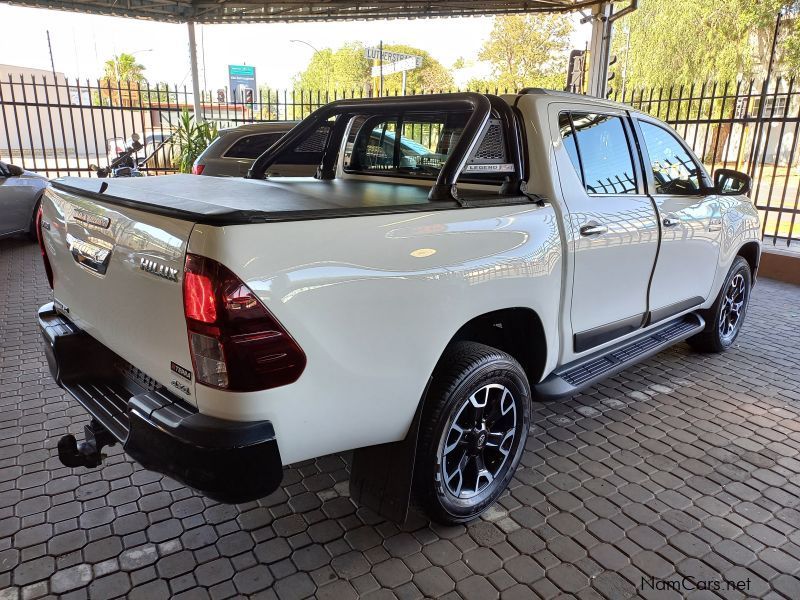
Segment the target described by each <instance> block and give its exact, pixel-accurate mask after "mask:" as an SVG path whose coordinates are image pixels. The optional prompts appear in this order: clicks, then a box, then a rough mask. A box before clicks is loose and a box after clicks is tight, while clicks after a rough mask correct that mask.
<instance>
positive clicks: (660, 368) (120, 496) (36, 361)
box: [0, 240, 800, 600]
mask: <svg viewBox="0 0 800 600" xmlns="http://www.w3.org/2000/svg"><path fill="white" fill-rule="evenodd" d="M49 299H50V294H49V289H48V287H47V282H46V279H45V276H44V272H43V269H42V267H41V264H40V258H39V256H38V249H37V247H36V246H35V244H30V243H27V242H24V241H22V240H5V241H0V590H2V591H0V600H8V599H16V598H25V599H29V598H30V599H32V598H39V597H45V596H47V595H48V594H49V595H61V596H62V597H64V598H86V597H89V598H97V599H103V598H112V597H119V596H126V597H129V598H148V599H153V598H162V597H168V596H172V597H175V598H214V599H217V598H230V597H237V596H239V597H242V596H249V597H259V598H275V597H278V598H304V597H308V596H316V597H318V598H333V599H335V600H347V599H348V598H355V597H357V596H360V597H363V598H395V597H396V598H401V599H405V598H409V599H410V598H421V597H433V598H459V597H460V598H465V599H471V598H476V599H481V600H486V599H490V598H497V597H499V596H502V597H503V598H509V599H514V598H535V597H542V598H551V597H556V596H560V595H565V596H576V597H579V598H583V599H590V598H609V599H617V598H627V597H633V596H637V595H638V596H641V597H645V598H658V599H662V598H663V599H667V598H677V597H681V595H683V593H681V594H679V593H677V592H674V591H670V590H669V589H666V590H660V591H655V590H650V589H649V588H647V587H646V586H645V587H644V588H642V580H643V579H645V580H648V581H657V580H665V581H667V582H670V581H677V582H680V581H681V579H682V578H683V577H684V576H691V577H692V578H694V581H697V582H701V581H706V580H708V581H712V582H713V581H722V580H723V579H724V580H731V581H742V582H746V581H749V589H747V590H745V591H743V592H738V591H729V590H727V589H723V590H722V591H714V590H706V591H695V592H693V593H692V592H687V593H685V595H686V596H689V597H703V598H705V597H724V598H744V597H747V596H750V597H764V598H781V597H782V598H787V599H791V600H796V599H797V598H800V579H799V578H798V576H799V575H800V531H798V525H800V507H798V504H799V503H800V456H798V454H799V453H800V418H798V416H800V390H799V389H798V385H797V384H798V382H799V381H800V349H798V346H800V327H799V325H800V288H797V287H792V286H789V285H786V284H781V283H777V282H774V281H769V280H761V281H760V282H759V285H758V286H757V287H756V289H755V291H754V296H753V303H752V306H751V309H750V313H749V315H748V319H747V323H746V324H745V327H744V330H743V332H742V335H741V337H740V338H739V342H738V343H737V345H736V348H735V349H733V350H731V351H729V352H728V353H726V354H724V355H713V356H712V355H700V354H695V353H692V352H691V351H690V350H689V349H688V347H687V346H686V345H685V344H681V345H679V346H676V347H675V348H673V349H670V350H668V351H666V352H664V353H662V354H660V355H658V356H656V357H654V358H653V359H651V360H649V361H647V362H645V363H643V364H641V365H638V366H636V367H634V368H631V369H628V370H627V371H625V372H624V373H621V374H620V375H618V376H617V377H615V378H613V379H611V380H609V381H607V382H605V383H603V384H602V385H599V386H597V387H595V388H592V389H591V390H589V391H588V392H587V393H586V394H583V395H580V396H577V397H575V398H572V399H570V400H569V401H566V402H561V403H549V404H537V405H536V406H535V410H534V412H533V422H534V423H535V427H534V428H533V429H532V431H531V433H530V437H529V438H528V441H527V446H526V452H525V454H524V456H523V459H522V465H521V468H520V470H519V471H518V473H517V477H516V479H515V480H514V481H513V484H512V486H511V490H510V492H508V493H506V494H505V495H504V497H503V498H502V500H501V501H500V502H499V503H498V504H497V505H496V506H495V507H493V508H492V509H491V510H489V512H487V513H486V514H485V515H484V516H483V518H481V519H480V520H478V521H476V522H474V523H472V524H470V525H469V526H468V527H447V528H445V527H441V526H438V525H434V524H430V523H429V522H427V521H426V520H425V519H424V518H423V517H421V516H420V515H419V514H416V513H415V514H412V517H411V518H410V520H409V522H408V523H407V524H406V525H405V526H402V527H398V526H397V525H396V524H394V523H390V522H386V521H385V520H383V519H381V518H379V517H377V516H376V515H375V514H374V513H372V512H371V511H369V510H367V509H363V508H361V509H359V508H357V507H356V506H355V505H354V504H353V503H352V502H351V501H350V499H349V498H348V495H347V478H348V473H347V469H348V466H347V465H348V456H347V455H346V454H345V455H341V456H326V457H323V458H320V459H317V460H314V461H308V462H304V463H302V464H298V465H294V466H293V467H292V468H287V469H286V471H285V476H284V482H283V487H282V488H281V489H279V490H278V491H276V492H275V493H274V494H272V495H271V496H269V497H268V498H265V499H263V500H261V501H259V502H252V503H248V504H243V505H239V506H226V505H222V504H217V503H215V502H212V501H209V500H206V499H204V498H202V497H199V496H198V495H196V494H195V493H193V492H192V491H191V490H189V489H187V488H185V487H183V486H181V485H179V484H176V483H175V482H174V481H171V480H169V479H168V478H165V477H162V476H161V475H158V474H155V473H151V472H148V471H145V470H143V469H141V468H140V467H138V466H137V465H135V464H133V463H132V462H131V461H129V460H127V459H126V458H125V456H124V455H123V454H121V452H120V449H119V447H118V446H117V447H114V448H109V449H108V453H109V458H108V460H107V461H106V463H105V464H104V466H103V467H102V468H99V469H96V470H77V469H76V470H73V469H69V468H65V467H63V466H62V465H61V464H60V463H59V461H58V459H57V457H56V455H55V452H54V449H55V445H56V443H57V441H58V439H59V438H60V437H61V436H62V435H64V434H65V433H67V432H72V433H76V434H82V429H83V424H84V423H85V422H86V421H87V417H86V414H85V412H84V411H83V409H81V408H80V406H78V405H77V403H76V402H74V401H72V400H71V399H69V398H66V397H65V395H64V394H63V393H62V391H61V390H60V389H59V388H58V387H57V386H56V385H55V384H54V383H53V382H52V380H51V379H50V376H49V374H48V372H47V367H46V364H45V360H44V356H43V354H42V351H41V348H40V342H39V333H38V331H37V327H36V324H35V320H34V315H35V310H36V308H37V307H38V306H39V305H40V304H42V303H44V302H46V301H48V300H49ZM650 577H652V578H655V579H653V580H650V579H649V578H650Z"/></svg>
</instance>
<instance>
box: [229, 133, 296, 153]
mask: <svg viewBox="0 0 800 600" xmlns="http://www.w3.org/2000/svg"><path fill="white" fill-rule="evenodd" d="M282 136H283V134H282V133H264V134H258V135H248V136H247V137H243V138H242V139H240V140H238V141H237V142H236V143H234V144H233V146H231V147H230V148H228V150H227V151H226V152H225V155H224V156H225V158H253V159H255V158H258V157H259V156H261V155H262V154H263V153H264V151H265V150H266V149H267V148H269V147H270V146H272V144H274V143H275V142H277V141H278V140H279V139H280V138H281V137H282Z"/></svg>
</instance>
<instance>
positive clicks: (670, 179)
mask: <svg viewBox="0 0 800 600" xmlns="http://www.w3.org/2000/svg"><path fill="white" fill-rule="evenodd" d="M639 127H640V128H641V130H642V136H643V137H644V143H645V146H647V152H648V154H649V155H650V168H651V169H652V170H653V180H654V182H655V186H656V194H678V195H694V194H697V193H699V192H700V190H701V185H700V181H701V170H700V167H699V166H698V164H697V163H696V162H694V160H693V159H692V157H691V156H690V155H689V153H688V152H687V151H686V149H685V148H684V147H683V144H681V143H680V142H679V141H678V138H677V137H675V135H674V134H673V133H672V132H670V131H667V130H666V129H664V128H663V127H659V126H658V125H653V124H652V123H646V122H644V121H639Z"/></svg>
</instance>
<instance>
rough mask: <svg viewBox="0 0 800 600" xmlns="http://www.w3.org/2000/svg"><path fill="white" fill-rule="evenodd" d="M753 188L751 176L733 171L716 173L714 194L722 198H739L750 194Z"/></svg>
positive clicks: (723, 170) (724, 170)
mask: <svg viewBox="0 0 800 600" xmlns="http://www.w3.org/2000/svg"><path fill="white" fill-rule="evenodd" d="M752 188H753V180H752V178H751V177H750V175H748V174H746V173H741V172H739V171H734V170H733V169H717V170H716V171H714V192H716V193H717V194H719V195H720V196H739V195H745V194H749V193H750V190H751V189H752Z"/></svg>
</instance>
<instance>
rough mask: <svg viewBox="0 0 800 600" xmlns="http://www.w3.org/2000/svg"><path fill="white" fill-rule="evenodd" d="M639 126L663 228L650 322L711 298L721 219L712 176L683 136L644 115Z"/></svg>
mask: <svg viewBox="0 0 800 600" xmlns="http://www.w3.org/2000/svg"><path fill="white" fill-rule="evenodd" d="M636 126H637V133H638V135H639V138H640V141H641V144H640V145H641V147H642V153H643V158H644V164H645V179H646V180H647V182H648V191H649V193H650V194H651V196H652V198H653V201H654V202H655V205H656V209H657V210H658V218H659V222H660V227H661V247H660V249H659V253H658V259H657V261H656V267H655V271H654V272H653V281H652V283H651V286H650V311H651V315H650V322H651V323H656V322H658V321H663V320H664V319H667V318H669V317H671V316H674V315H677V314H679V313H681V312H685V311H687V310H689V309H691V308H694V307H696V306H699V305H700V304H702V303H703V302H704V301H705V299H706V298H707V297H708V295H709V293H710V291H711V285H712V283H713V281H714V277H715V275H716V269H717V263H718V260H719V239H720V235H721V229H722V219H721V215H720V203H719V198H718V197H717V196H716V195H715V194H714V192H713V186H712V183H711V180H710V178H709V177H708V174H707V173H706V172H705V169H703V167H702V165H701V163H700V161H698V160H697V158H696V157H695V156H694V154H693V153H692V152H691V151H690V150H689V149H688V148H687V146H686V144H685V143H684V142H683V140H681V139H680V137H679V136H678V135H677V134H676V133H675V132H674V131H672V130H671V129H669V128H668V127H667V126H665V125H664V124H662V123H660V122H658V121H655V120H651V119H648V118H646V117H639V118H637V119H636Z"/></svg>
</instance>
